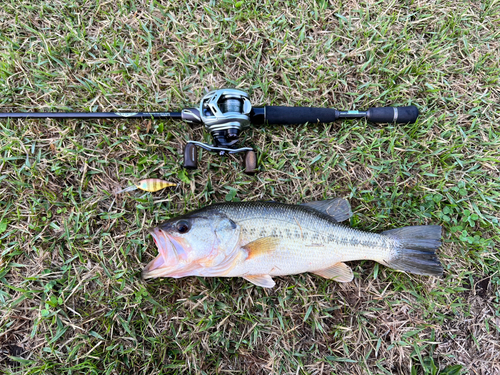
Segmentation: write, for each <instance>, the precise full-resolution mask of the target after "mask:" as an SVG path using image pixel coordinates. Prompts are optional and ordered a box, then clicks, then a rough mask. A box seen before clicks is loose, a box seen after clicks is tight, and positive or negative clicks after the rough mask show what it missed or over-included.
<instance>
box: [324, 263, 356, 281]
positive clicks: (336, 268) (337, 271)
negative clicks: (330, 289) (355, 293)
mask: <svg viewBox="0 0 500 375" xmlns="http://www.w3.org/2000/svg"><path fill="white" fill-rule="evenodd" d="M314 273H315V274H316V275H319V276H321V277H324V278H325V279H333V280H335V281H339V282H341V283H348V282H350V281H352V279H353V278H354V274H353V273H352V269H351V267H349V266H348V265H347V264H345V263H342V262H340V263H337V264H334V265H333V266H331V267H328V268H325V269H324V270H319V271H314Z"/></svg>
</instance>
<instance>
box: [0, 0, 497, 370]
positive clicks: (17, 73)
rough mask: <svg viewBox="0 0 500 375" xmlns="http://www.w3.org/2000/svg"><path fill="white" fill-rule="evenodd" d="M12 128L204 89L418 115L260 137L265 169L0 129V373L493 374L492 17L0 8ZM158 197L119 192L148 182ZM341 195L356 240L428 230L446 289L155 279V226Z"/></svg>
mask: <svg viewBox="0 0 500 375" xmlns="http://www.w3.org/2000/svg"><path fill="white" fill-rule="evenodd" d="M0 24H1V28H0V40H1V43H0V90H1V95H0V106H1V109H2V110H3V111H34V110H37V111H38V110H45V111H48V110H54V111H55V110H57V111H64V110H78V111H114V110H152V111H160V110H164V109H165V108H168V109H171V110H176V109H180V108H183V107H187V106H191V105H193V104H196V103H198V101H199V100H200V98H201V96H202V95H203V93H204V92H205V89H216V88H221V87H237V88H240V89H244V90H247V91H249V92H250V93H251V97H252V103H253V104H254V105H266V104H267V105H297V106H321V107H323V106H325V107H327V106H328V107H336V108H339V109H360V110H362V109H366V108H368V107H370V106H382V105H409V104H415V105H417V106H418V107H419V108H420V111H421V116H420V117H419V120H418V122H417V123H416V124H413V125H402V126H399V125H398V126H393V125H387V126H373V125H371V124H368V123H366V122H364V121H346V122H338V123H335V124H330V125H327V126H323V125H322V126H316V125H308V126H301V127H281V126H273V127H258V128H253V129H251V130H248V131H246V133H245V134H246V136H247V142H246V143H247V144H253V145H254V147H255V148H256V150H257V151H258V157H259V162H260V165H261V172H260V173H259V174H258V175H257V176H255V177H249V176H246V175H245V174H243V173H242V171H243V168H242V166H241V159H240V158H239V157H238V156H231V157H224V158H220V157H218V156H217V155H208V154H207V153H203V155H202V156H201V157H200V162H199V165H200V169H199V170H197V171H194V172H189V173H186V172H185V171H183V170H182V168H181V167H180V164H181V159H182V157H181V150H182V146H183V145H184V144H185V142H186V140H188V139H195V140H205V141H209V140H210V139H209V137H208V135H207V134H206V133H204V131H203V129H202V128H201V127H196V128H190V126H188V125H187V124H184V123H179V122H172V121H157V122H151V121H104V120H98V121H77V120H68V121H53V120H39V121H36V120H24V121H21V120H2V121H1V122H0V135H1V136H0V158H1V159H0V208H1V210H0V281H1V283H0V306H1V311H2V314H1V316H0V369H1V371H3V372H4V373H6V374H122V373H135V374H188V373H189V374H190V373H195V374H225V373H231V374H243V373H245V374H259V373H265V374H268V373H273V374H344V373H352V374H365V373H366V374H394V373H404V374H410V373H411V374H450V375H451V374H461V373H462V374H465V373H467V374H496V373H499V372H500V362H499V359H498V354H497V353H498V350H499V344H498V343H499V342H500V273H499V255H498V251H497V248H498V244H499V235H500V231H499V227H498V211H499V209H500V203H499V201H498V198H499V195H500V179H499V177H500V175H499V163H500V152H499V151H498V150H499V148H500V127H499V125H498V118H500V104H499V103H500V89H499V76H500V63H499V61H500V52H499V51H500V42H499V41H500V31H499V30H500V5H499V4H498V2H496V1H483V2H469V1H446V0H439V1H436V2H419V1H417V2H411V1H403V2H392V3H387V2H378V3H377V2H356V1H348V2H328V1H323V0H318V1H314V2H309V1H292V0H287V1H283V2H279V3H275V2H270V1H238V2H233V1H221V2H195V1H187V2H184V1H178V2H169V1H125V0H123V1H121V0H120V1H112V2H103V1H98V0H86V1H83V0H68V1H64V2H62V1H57V0H55V1H50V2H49V1H47V2H31V1H27V0H20V1H19V0H18V1H13V0H4V1H3V3H2V7H1V9H0ZM146 177H161V178H164V179H167V180H171V181H175V182H179V187H178V188H177V189H170V190H165V191H162V192H159V193H154V194H151V193H141V192H133V193H130V194H126V195H120V196H116V195H114V192H115V191H117V190H119V189H120V188H123V187H126V186H128V185H130V184H132V183H133V182H136V181H137V180H139V179H142V178H146ZM333 196H341V197H346V198H348V199H349V201H350V202H351V204H352V207H353V211H354V213H355V215H354V217H353V218H352V220H351V225H352V226H354V227H357V228H361V229H365V230H372V231H382V230H386V229H390V228H396V227H401V226H405V225H415V224H440V225H443V227H444V232H445V235H444V245H443V246H442V248H441V249H440V250H439V256H440V258H441V260H442V263H443V265H444V268H445V274H444V276H443V278H441V279H435V278H429V277H419V276H413V275H405V274H401V273H398V272H394V271H392V270H390V269H388V268H385V267H383V266H379V265H377V264H374V263H373V262H368V261H365V262H352V263H351V266H352V267H353V269H354V271H355V280H354V281H353V282H351V283H348V284H337V283H335V282H332V281H328V280H324V279H321V278H319V277H317V276H314V275H309V274H302V275H296V276H288V277H282V278H278V279H277V286H276V287H275V288H274V289H272V290H264V289H262V288H258V287H255V286H253V285H251V284H250V283H248V282H246V281H244V280H242V279H219V278H210V279H202V278H194V277H189V278H185V279H179V280H174V279H161V280H154V281H152V282H147V283H146V282H144V281H142V280H141V278H140V272H141V270H142V268H143V267H144V265H145V264H146V263H147V262H148V261H149V260H151V259H152V257H153V256H155V255H156V250H155V247H154V245H153V241H152V239H151V237H150V236H149V235H148V233H147V231H146V228H149V227H151V226H154V225H155V224H157V223H159V222H161V221H162V220H165V219H167V218H170V217H173V216H176V215H178V214H181V213H184V212H187V211H189V210H191V209H194V208H197V207H200V206H204V205H207V204H209V203H211V202H217V201H224V200H226V199H228V200H262V199H265V200H277V201H283V202H288V203H298V202H303V201H309V200H315V199H321V198H326V197H333Z"/></svg>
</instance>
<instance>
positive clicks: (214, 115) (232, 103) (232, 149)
mask: <svg viewBox="0 0 500 375" xmlns="http://www.w3.org/2000/svg"><path fill="white" fill-rule="evenodd" d="M417 117H418V109H417V107H415V106H413V105H412V106H407V107H379V108H369V109H368V110H366V111H339V110H337V109H334V108H316V107H283V106H265V107H253V106H252V104H251V103H250V98H249V95H248V94H247V93H246V92H244V91H241V90H236V89H221V90H214V91H211V92H209V93H208V94H206V95H205V96H204V97H203V98H202V99H201V102H200V105H199V107H198V108H185V109H183V110H182V111H181V112H15V113H0V118H24V119H39V118H53V119H83V120H88V119H172V120H183V121H185V122H187V123H190V124H193V125H204V126H205V128H206V129H207V130H208V131H209V132H210V134H211V136H212V139H213V144H207V143H203V142H198V141H188V142H187V144H186V147H185V148H184V168H187V169H196V168H198V152H197V147H200V148H202V149H205V150H207V151H210V152H216V153H218V154H219V155H225V154H236V153H240V152H244V153H245V158H244V166H245V173H247V174H254V173H256V172H257V156H256V154H255V151H254V150H253V148H251V147H241V146H240V145H239V136H240V132H241V131H242V130H244V129H246V128H249V127H250V126H251V125H252V124H254V125H261V124H270V125H300V124H306V123H317V124H320V123H330V122H334V121H336V120H339V119H367V120H368V121H370V122H372V123H398V124H405V123H414V122H415V121H416V120H417Z"/></svg>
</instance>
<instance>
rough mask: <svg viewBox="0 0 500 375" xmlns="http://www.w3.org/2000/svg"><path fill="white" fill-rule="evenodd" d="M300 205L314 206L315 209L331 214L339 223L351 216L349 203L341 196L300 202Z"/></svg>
mask: <svg viewBox="0 0 500 375" xmlns="http://www.w3.org/2000/svg"><path fill="white" fill-rule="evenodd" d="M302 206H307V207H311V208H314V209H315V210H316V211H319V212H322V213H324V214H327V215H328V216H331V217H332V218H333V219H335V220H336V221H337V222H339V223H340V222H341V221H344V220H347V219H349V218H350V217H351V216H352V211H351V205H350V204H349V202H348V201H346V200H345V199H343V198H334V199H327V200H324V201H316V202H308V203H302Z"/></svg>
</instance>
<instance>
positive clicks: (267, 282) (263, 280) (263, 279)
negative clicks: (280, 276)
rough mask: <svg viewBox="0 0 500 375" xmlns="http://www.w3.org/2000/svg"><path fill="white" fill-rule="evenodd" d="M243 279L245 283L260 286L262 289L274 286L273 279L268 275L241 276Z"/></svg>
mask: <svg viewBox="0 0 500 375" xmlns="http://www.w3.org/2000/svg"><path fill="white" fill-rule="evenodd" d="M243 278H244V279H245V280H247V281H250V282H251V283H252V284H255V285H257V286H261V287H263V288H272V287H273V286H275V285H276V283H275V282H274V280H273V278H272V277H271V276H269V275H250V276H243Z"/></svg>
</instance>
